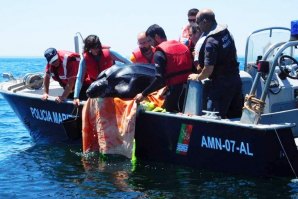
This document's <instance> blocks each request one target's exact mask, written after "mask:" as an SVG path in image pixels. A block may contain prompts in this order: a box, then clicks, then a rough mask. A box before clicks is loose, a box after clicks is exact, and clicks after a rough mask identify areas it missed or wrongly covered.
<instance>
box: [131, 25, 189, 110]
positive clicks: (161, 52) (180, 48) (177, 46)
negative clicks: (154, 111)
mask: <svg viewBox="0 0 298 199" xmlns="http://www.w3.org/2000/svg"><path fill="white" fill-rule="evenodd" d="M146 36H147V38H149V39H150V41H151V45H152V46H154V47H156V50H155V53H154V56H153V58H154V63H155V66H156V74H155V79H154V80H153V81H152V83H151V84H150V85H149V86H148V87H147V88H145V90H144V91H143V92H142V93H139V94H137V95H136V97H135V99H136V102H137V103H138V102H140V101H142V100H143V99H144V98H145V97H146V96H147V95H148V94H149V93H151V92H153V91H156V90H158V89H160V88H162V87H163V86H165V85H166V86H167V87H168V91H167V93H166V98H165V102H164V108H165V109H166V110H167V111H171V112H180V111H181V109H182V105H183V102H184V95H185V93H184V92H183V84H184V83H186V82H187V77H188V75H189V74H191V71H192V60H191V54H190V51H189V49H188V48H187V46H186V45H184V44H181V43H180V42H178V41H175V40H170V41H167V37H166V34H165V32H164V30H163V28H162V27H160V26H159V25H157V24H154V25H152V26H150V27H149V28H148V29H147V31H146Z"/></svg>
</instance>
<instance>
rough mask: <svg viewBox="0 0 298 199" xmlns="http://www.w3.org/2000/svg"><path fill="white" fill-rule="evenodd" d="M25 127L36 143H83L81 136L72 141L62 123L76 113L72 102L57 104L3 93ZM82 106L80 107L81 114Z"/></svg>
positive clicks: (36, 98) (51, 101)
mask: <svg viewBox="0 0 298 199" xmlns="http://www.w3.org/2000/svg"><path fill="white" fill-rule="evenodd" d="M1 94H2V95H3V97H4V98H5V99H6V101H7V102H8V103H9V105H10V106H11V107H12V109H13V110H14V112H15V113H16V114H17V116H18V118H19V119H20V120H21V122H22V123H23V124H24V125H25V127H26V128H27V130H28V131H29V132H30V135H31V137H32V139H33V141H34V142H36V143H39V144H50V143H59V142H69V143H75V142H78V143H81V136H79V137H77V138H76V139H70V134H71V133H72V132H66V131H65V128H64V127H63V124H62V121H63V120H65V119H67V118H71V117H73V116H74V115H75V114H76V113H75V112H74V111H73V110H74V105H73V104H72V103H71V102H66V103H61V104H57V103H56V102H55V101H53V100H48V101H42V100H41V99H40V98H38V97H32V96H30V97H27V96H24V95H17V94H14V93H5V92H3V93H1ZM81 110H82V106H80V107H79V114H81Z"/></svg>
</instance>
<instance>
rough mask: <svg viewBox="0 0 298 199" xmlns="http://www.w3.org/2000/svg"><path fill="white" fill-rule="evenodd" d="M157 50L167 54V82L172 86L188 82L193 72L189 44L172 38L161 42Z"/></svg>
mask: <svg viewBox="0 0 298 199" xmlns="http://www.w3.org/2000/svg"><path fill="white" fill-rule="evenodd" d="M156 50H161V51H162V52H164V53H165V55H166V59H167V66H166V68H165V78H166V84H167V85H168V86H170V85H175V84H180V83H184V82H186V81H187V78H188V75H189V74H191V72H192V60H191V54H190V51H189V49H188V48H187V46H185V45H184V44H181V43H179V42H178V41H175V40H171V41H165V42H162V43H161V44H159V45H158V46H157V47H156Z"/></svg>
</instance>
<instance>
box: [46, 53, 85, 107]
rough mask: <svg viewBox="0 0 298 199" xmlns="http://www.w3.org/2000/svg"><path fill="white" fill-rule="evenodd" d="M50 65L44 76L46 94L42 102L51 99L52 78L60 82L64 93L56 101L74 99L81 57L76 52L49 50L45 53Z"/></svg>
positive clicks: (47, 66)
mask: <svg viewBox="0 0 298 199" xmlns="http://www.w3.org/2000/svg"><path fill="white" fill-rule="evenodd" d="M44 56H45V58H46V59H47V62H48V64H47V65H46V69H45V76H44V93H43V95H42V100H47V99H48V97H49V87H50V78H51V77H52V78H53V79H54V80H55V81H58V82H59V84H60V86H61V87H63V89H64V91H63V93H62V95H61V96H57V97H56V98H55V101H56V102H57V103H61V102H63V101H65V99H66V98H73V88H74V85H75V81H76V74H77V72H78V67H79V62H80V55H79V54H77V53H74V52H69V51H63V50H59V51H57V50H56V49H55V48H48V49H47V50H46V51H45V53H44Z"/></svg>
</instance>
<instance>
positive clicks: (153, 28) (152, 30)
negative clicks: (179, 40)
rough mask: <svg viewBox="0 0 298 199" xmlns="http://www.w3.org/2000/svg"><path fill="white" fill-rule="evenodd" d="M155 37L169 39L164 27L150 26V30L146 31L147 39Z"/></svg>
mask: <svg viewBox="0 0 298 199" xmlns="http://www.w3.org/2000/svg"><path fill="white" fill-rule="evenodd" d="M155 35H158V36H159V37H160V38H162V39H167V36H166V33H165V31H164V30H163V28H162V27H160V26H159V25H157V24H153V25H151V26H149V28H148V29H147V30H146V36H147V37H148V36H149V37H152V38H154V37H155Z"/></svg>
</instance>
